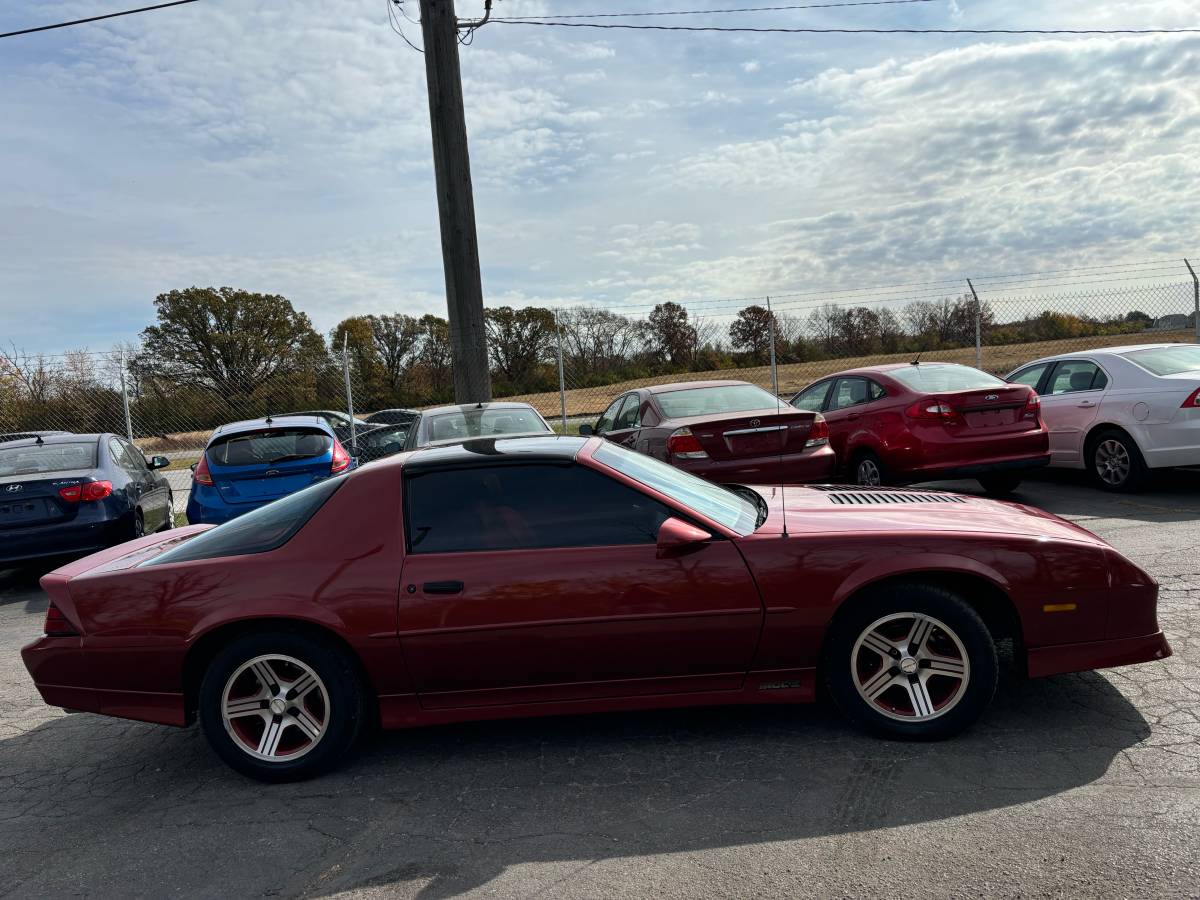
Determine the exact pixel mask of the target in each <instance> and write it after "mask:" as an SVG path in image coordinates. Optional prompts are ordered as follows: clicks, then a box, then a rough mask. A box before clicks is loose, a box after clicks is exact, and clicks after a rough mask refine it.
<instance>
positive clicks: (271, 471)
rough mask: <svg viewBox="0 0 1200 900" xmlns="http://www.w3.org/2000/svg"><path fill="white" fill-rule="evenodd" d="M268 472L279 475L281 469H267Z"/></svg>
mask: <svg viewBox="0 0 1200 900" xmlns="http://www.w3.org/2000/svg"><path fill="white" fill-rule="evenodd" d="M267 474H268V475H278V474H279V470H278V469H267Z"/></svg>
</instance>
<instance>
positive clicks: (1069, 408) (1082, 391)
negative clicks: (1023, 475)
mask: <svg viewBox="0 0 1200 900" xmlns="http://www.w3.org/2000/svg"><path fill="white" fill-rule="evenodd" d="M1107 388H1108V376H1107V375H1106V374H1105V373H1104V370H1103V369H1101V368H1100V367H1099V366H1098V365H1097V364H1096V363H1094V362H1092V361H1091V360H1087V359H1064V360H1059V361H1058V362H1057V363H1055V364H1054V368H1053V369H1052V370H1051V371H1050V372H1049V374H1048V375H1047V376H1046V377H1045V380H1044V381H1043V390H1042V391H1040V392H1039V393H1040V395H1041V398H1042V419H1043V420H1044V421H1045V423H1046V430H1047V431H1048V432H1049V433H1050V461H1051V464H1052V465H1067V466H1078V465H1080V464H1081V463H1082V460H1083V438H1084V435H1086V434H1087V432H1088V429H1089V428H1090V427H1091V425H1092V422H1094V421H1095V420H1096V414H1097V413H1098V412H1099V410H1100V402H1101V400H1102V399H1103V397H1104V392H1105V391H1106V390H1107Z"/></svg>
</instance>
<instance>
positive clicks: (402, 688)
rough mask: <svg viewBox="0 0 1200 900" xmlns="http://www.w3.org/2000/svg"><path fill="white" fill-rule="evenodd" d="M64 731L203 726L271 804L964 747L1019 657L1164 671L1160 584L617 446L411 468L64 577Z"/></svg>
mask: <svg viewBox="0 0 1200 900" xmlns="http://www.w3.org/2000/svg"><path fill="white" fill-rule="evenodd" d="M42 585H43V587H44V588H45V589H46V592H47V593H48V594H49V597H50V607H49V610H48V612H47V615H46V624H45V632H46V633H45V636H44V637H41V638H39V639H38V640H36V641H34V642H33V643H32V644H30V645H29V646H27V647H26V648H25V649H24V650H23V651H22V655H23V657H24V660H25V664H26V666H27V667H28V669H29V671H30V673H31V674H32V676H33V680H34V682H35V683H36V684H37V687H38V689H39V690H40V691H41V694H42V697H43V698H44V699H45V701H46V702H47V703H50V704H53V705H55V706H62V707H66V708H68V709H72V710H85V711H89V712H96V713H103V714H106V715H111V716H120V717H125V718H130V719H140V720H143V721H149V722H159V723H163V724H166V725H180V726H181V725H187V724H188V723H190V722H192V721H193V720H195V719H196V718H197V717H198V718H199V720H200V722H201V724H202V726H203V729H204V731H205V733H206V735H207V737H208V740H209V741H210V742H211V744H212V746H213V748H214V749H215V750H216V752H217V753H218V754H219V755H220V756H221V757H222V758H223V759H225V760H226V761H227V762H228V763H229V764H230V765H232V766H233V767H234V768H236V769H238V770H240V771H242V772H244V773H246V774H248V775H251V776H254V777H257V778H262V779H265V780H277V781H279V780H288V779H296V778H302V777H306V776H309V775H311V774H314V773H315V772H318V771H320V770H321V769H323V768H326V767H328V766H330V765H332V764H333V763H334V762H336V761H337V760H338V759H339V758H340V757H341V756H342V755H343V754H344V753H345V752H346V751H347V750H348V749H349V748H350V746H351V744H352V743H353V742H354V740H355V737H356V735H357V733H358V731H359V729H360V726H361V725H362V724H363V723H364V722H366V721H368V720H372V719H378V721H380V722H381V724H382V725H383V726H384V727H385V728H403V727H408V726H415V725H426V724H433V723H442V722H453V721H459V720H465V719H485V718H501V717H508V716H524V715H543V714H548V713H574V712H593V711H601V710H615V709H646V708H660V707H670V706H688V705H699V704H716V703H791V702H797V701H801V702H802V701H810V700H812V699H814V697H815V695H816V691H817V684H818V680H822V681H824V683H825V684H826V685H827V686H828V688H829V691H830V693H831V694H832V696H833V698H834V699H835V700H836V702H837V704H838V705H839V706H840V707H841V709H842V710H843V711H844V712H845V713H846V714H847V715H848V716H849V717H850V718H851V719H852V720H854V721H855V722H857V723H859V724H860V725H863V726H865V727H867V728H869V729H871V730H874V731H876V732H878V733H881V734H883V735H888V736H894V737H910V738H944V737H948V736H950V735H953V734H955V733H957V732H959V731H961V730H962V729H963V728H965V727H967V726H968V725H970V724H971V723H972V722H973V721H975V719H976V718H978V717H979V716H980V714H981V713H982V712H983V711H984V709H985V707H986V706H987V705H988V702H989V700H990V699H991V696H992V693H993V690H994V688H995V685H996V677H997V661H996V641H997V640H998V639H1001V638H1010V639H1012V640H1013V641H1014V646H1015V647H1016V650H1017V653H1018V656H1019V659H1020V660H1021V662H1022V663H1023V664H1024V665H1026V666H1027V668H1028V671H1029V674H1030V675H1033V676H1041V675H1052V674H1055V673H1059V672H1073V671H1078V670H1083V669H1090V668H1096V667H1101V666H1116V665H1122V664H1126V663H1136V662H1143V661H1147V660H1153V659H1161V658H1163V657H1165V656H1168V655H1169V654H1170V652H1171V650H1170V648H1169V647H1168V645H1167V642H1166V640H1165V639H1164V638H1163V634H1162V632H1161V631H1160V630H1159V626H1158V622H1157V621H1156V598H1157V585H1156V584H1155V582H1154V580H1153V579H1151V578H1150V576H1149V575H1147V574H1146V573H1145V572H1143V571H1142V570H1141V569H1139V568H1138V567H1137V566H1136V565H1134V564H1133V563H1131V562H1130V561H1129V560H1127V559H1126V558H1125V557H1123V556H1122V555H1121V554H1120V553H1118V552H1117V551H1116V550H1114V549H1113V548H1112V547H1110V546H1108V545H1107V544H1105V543H1104V542H1103V541H1102V540H1100V539H1099V538H1097V537H1095V536H1094V535H1092V534H1090V533H1089V532H1087V531H1085V530H1083V529H1082V528H1078V527H1076V526H1074V525H1071V524H1069V523H1067V522H1065V521H1063V520H1061V519H1058V518H1056V517H1054V516H1052V515H1048V514H1046V513H1042V512H1039V511H1037V510H1034V509H1030V508H1027V507H1024V506H1017V505H1010V504H1003V503H999V502H995V501H991V500H985V499H980V498H969V497H960V496H956V495H953V494H942V493H928V492H924V493H923V492H919V491H912V490H887V489H854V488H825V487H822V488H804V487H795V488H786V489H783V488H778V487H760V488H754V489H749V488H741V487H739V488H736V489H730V488H726V487H721V486H718V485H715V484H712V483H711V482H707V481H704V480H702V479H700V478H697V477H695V476H693V475H690V474H688V473H687V472H683V471H681V470H679V469H677V468H674V467H672V466H670V465H667V464H666V463H663V462H661V461H659V460H655V459H653V458H651V457H648V456H645V455H643V454H639V453H635V452H633V451H631V450H628V449H626V448H624V447H621V446H619V445H616V444H612V443H608V442H605V441H602V440H600V439H599V438H595V437H593V438H577V437H557V438H556V437H524V438H512V439H489V440H477V441H472V442H468V443H465V444H462V445H458V446H451V447H441V448H434V449H428V450H422V451H417V452H415V453H409V454H402V455H399V456H396V457H394V458H392V459H390V460H385V461H382V462H379V463H376V464H373V465H371V466H367V467H364V468H362V469H359V470H357V471H355V472H352V473H350V474H349V475H348V476H346V477H341V478H336V479H330V480H328V481H325V482H322V483H320V484H317V485H314V486H313V487H310V488H307V489H305V490H303V491H300V492H299V493H296V494H293V495H291V496H289V497H286V498H284V499H282V500H277V501H276V502H274V503H272V504H270V505H268V506H264V507H262V508H260V509H258V510H255V511H254V512H251V513H248V514H246V515H244V516H241V517H239V518H237V519H234V520H233V521H231V522H228V523H226V524H224V525H220V526H217V527H215V528H214V527H210V526H192V527H190V528H186V529H179V530H176V531H173V532H170V533H168V534H166V535H155V536H151V537H146V538H142V539H140V540H136V541H131V542H129V543H127V544H123V545H121V546H120V547H116V548H113V549H110V550H106V551H103V552H101V553H98V554H96V555H94V556H89V557H87V558H86V559H82V560H79V561H78V562H74V563H71V564H70V565H67V566H65V567H64V568H62V569H59V570H57V571H55V572H52V573H50V574H49V575H46V576H45V577H44V578H43V579H42Z"/></svg>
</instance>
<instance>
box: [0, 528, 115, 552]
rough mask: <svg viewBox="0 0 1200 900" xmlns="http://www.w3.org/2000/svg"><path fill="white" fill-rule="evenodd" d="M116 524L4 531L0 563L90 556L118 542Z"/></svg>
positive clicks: (0, 548) (0, 546) (1, 539)
mask: <svg viewBox="0 0 1200 900" xmlns="http://www.w3.org/2000/svg"><path fill="white" fill-rule="evenodd" d="M117 527H118V524H117V522H115V521H113V520H108V519H102V520H100V521H94V522H86V523H82V524H79V523H72V524H69V525H43V526H40V527H38V526H35V527H30V528H12V529H6V530H5V531H4V532H3V534H2V535H0V562H4V563H9V562H20V561H23V560H27V559H38V558H40V557H46V556H66V555H68V554H77V553H93V552H95V551H96V550H102V549H104V548H105V547H109V546H111V545H112V544H113V543H115V542H117V540H118V539H119V536H118V534H117Z"/></svg>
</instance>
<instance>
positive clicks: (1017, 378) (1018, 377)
mask: <svg viewBox="0 0 1200 900" xmlns="http://www.w3.org/2000/svg"><path fill="white" fill-rule="evenodd" d="M1049 365H1050V364H1049V363H1039V364H1038V365H1036V366H1030V367H1029V368H1027V369H1022V370H1021V371H1020V372H1017V373H1015V374H1014V375H1013V376H1012V377H1011V378H1009V379H1008V383H1009V384H1024V385H1028V386H1029V387H1031V388H1034V389H1035V390H1036V389H1037V386H1038V384H1040V383H1041V380H1042V375H1044V374H1045V372H1046V369H1047V367H1048V366H1049Z"/></svg>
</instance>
